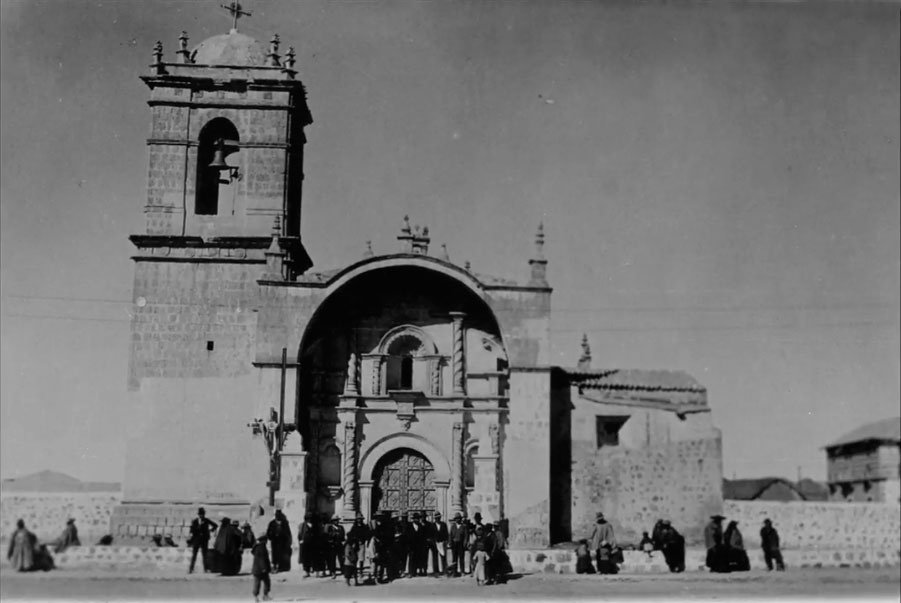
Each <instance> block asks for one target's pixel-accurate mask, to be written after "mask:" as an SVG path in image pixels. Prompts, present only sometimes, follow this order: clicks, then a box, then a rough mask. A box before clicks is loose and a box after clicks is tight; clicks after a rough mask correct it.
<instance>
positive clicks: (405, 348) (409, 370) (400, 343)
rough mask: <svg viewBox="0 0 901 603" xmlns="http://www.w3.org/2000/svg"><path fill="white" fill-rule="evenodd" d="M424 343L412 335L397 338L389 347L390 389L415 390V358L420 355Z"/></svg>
mask: <svg viewBox="0 0 901 603" xmlns="http://www.w3.org/2000/svg"><path fill="white" fill-rule="evenodd" d="M421 348H422V341H420V340H419V339H418V338H417V337H416V336H414V335H411V334H404V335H401V336H399V337H396V338H395V339H394V340H393V341H392V342H391V344H390V345H389V346H388V374H387V375H386V377H387V382H388V389H389V390H392V389H398V390H410V389H413V356H416V355H417V354H419V353H420V350H421Z"/></svg>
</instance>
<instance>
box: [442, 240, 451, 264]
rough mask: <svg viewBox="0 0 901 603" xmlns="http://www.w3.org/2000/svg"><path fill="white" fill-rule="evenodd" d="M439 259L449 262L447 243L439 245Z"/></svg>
mask: <svg viewBox="0 0 901 603" xmlns="http://www.w3.org/2000/svg"><path fill="white" fill-rule="evenodd" d="M441 259H442V260H444V261H445V262H449V261H450V254H449V253H448V252H447V243H442V244H441Z"/></svg>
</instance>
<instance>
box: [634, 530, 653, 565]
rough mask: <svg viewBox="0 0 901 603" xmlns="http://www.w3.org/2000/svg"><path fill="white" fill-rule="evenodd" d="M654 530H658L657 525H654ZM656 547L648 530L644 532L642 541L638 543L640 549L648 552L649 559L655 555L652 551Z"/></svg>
mask: <svg viewBox="0 0 901 603" xmlns="http://www.w3.org/2000/svg"><path fill="white" fill-rule="evenodd" d="M654 530H655V531H656V530H657V526H654ZM654 549H655V547H654V542H653V541H652V540H651V537H650V536H648V533H647V532H642V533H641V542H639V543H638V550H639V551H644V552H645V553H647V554H648V559H650V558H651V557H652V556H653V555H652V553H653V552H654Z"/></svg>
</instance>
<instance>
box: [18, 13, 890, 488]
mask: <svg viewBox="0 0 901 603" xmlns="http://www.w3.org/2000/svg"><path fill="white" fill-rule="evenodd" d="M219 4H220V2H219V1H218V0H216V1H210V2H207V1H205V0H204V1H195V2H184V1H182V2H176V1H169V2H161V1H152V0H144V1H142V2H137V1H130V2H97V1H93V2H87V1H74V0H73V1H62V0H55V1H46V0H35V1H30V2H22V1H16V2H13V1H10V0H0V11H2V12H0V21H2V26H0V27H2V36H0V79H2V86H0V117H2V119H0V125H2V132H0V159H2V161H0V164H2V165H0V296H2V297H0V310H2V316H0V343H2V347H0V475H2V477H4V478H7V477H14V476H17V475H23V474H27V473H30V472H33V471H38V470H42V469H54V470H58V471H63V472H66V473H69V474H71V475H73V476H76V477H79V478H82V479H96V480H120V479H121V478H122V472H123V470H124V451H125V444H126V443H125V436H124V433H125V424H126V421H127V420H128V418H127V416H126V414H125V412H124V411H125V400H126V378H127V363H128V353H129V341H130V336H129V309H130V305H131V301H130V300H131V287H132V281H133V274H134V273H133V270H134V268H133V265H132V263H131V260H130V255H131V252H132V248H131V244H130V243H129V241H128V238H127V237H128V235H129V234H133V233H140V232H141V229H142V227H143V216H142V213H141V208H142V206H143V204H144V196H145V194H146V191H145V188H146V173H147V151H146V137H147V133H148V131H149V124H150V112H149V108H148V107H147V105H146V100H147V98H148V90H147V88H146V87H145V85H144V84H143V83H142V82H141V81H140V80H139V79H138V76H140V75H143V74H148V73H149V64H150V61H151V51H152V47H153V44H154V43H155V42H156V40H161V41H162V42H163V45H164V52H165V53H166V58H167V59H168V60H174V57H175V55H174V51H175V49H176V48H177V38H178V35H179V33H180V32H181V31H182V30H183V29H184V30H186V31H187V32H188V35H189V36H190V43H189V44H190V45H191V46H193V45H195V44H197V43H199V42H200V41H201V40H203V39H205V38H206V37H209V36H212V35H215V34H219V33H225V32H227V31H228V29H229V27H230V25H231V24H230V17H229V16H228V15H227V14H226V13H225V12H224V11H223V10H222V9H220V8H219V7H218V6H219ZM244 8H245V9H247V10H250V11H251V12H252V13H253V15H252V17H250V18H246V19H242V21H241V23H240V24H239V29H240V30H241V31H242V32H243V33H246V34H248V35H251V36H254V37H256V38H257V39H259V40H261V41H263V42H266V41H268V40H269V38H270V37H271V36H272V34H274V33H278V34H279V35H280V36H281V39H282V43H283V49H284V48H286V47H287V46H288V45H291V46H294V47H295V49H296V50H297V68H298V70H299V77H300V79H302V80H303V82H304V83H305V84H306V86H307V89H308V94H309V104H310V108H311V110H312V113H313V118H314V120H315V121H314V123H313V124H312V125H311V126H310V127H309V128H307V138H308V144H307V147H306V157H305V162H306V166H305V172H306V181H305V184H304V201H303V218H302V220H303V223H302V236H303V238H304V243H305V246H306V248H307V250H308V251H309V252H310V254H311V256H312V258H313V260H314V262H315V264H316V266H315V268H314V270H316V269H321V270H324V269H329V268H334V267H340V266H343V265H346V264H348V263H350V262H352V261H355V260H357V259H358V258H360V257H361V255H362V253H363V252H364V250H365V247H366V241H367V240H371V241H372V245H373V248H374V249H375V251H376V252H392V251H394V250H395V245H396V242H395V240H394V237H396V235H397V234H398V231H399V229H400V225H401V220H402V218H403V216H404V214H409V215H410V218H411V221H412V222H414V223H419V224H423V225H427V226H429V228H430V231H431V234H432V245H433V247H434V248H435V249H437V248H438V246H439V245H440V244H442V243H446V244H447V245H448V249H449V252H450V256H451V259H452V260H454V261H456V262H458V263H461V264H462V263H463V262H465V261H470V262H471V263H472V266H473V270H474V271H476V272H480V273H487V274H493V275H497V276H503V277H508V278H519V279H521V280H526V279H527V277H528V264H527V260H528V257H529V255H530V254H531V252H532V248H533V247H532V241H533V233H534V232H535V229H536V227H537V225H538V223H539V222H542V221H543V223H544V228H545V232H546V235H547V243H546V246H545V250H546V253H547V256H548V260H549V265H548V279H549V281H550V283H551V285H552V286H553V287H554V293H553V297H552V308H553V314H552V324H551V329H552V332H551V338H552V352H553V354H552V356H553V362H554V363H555V364H558V365H562V366H571V365H574V364H575V363H576V361H577V359H578V356H579V353H580V347H579V342H580V339H581V336H582V333H587V334H588V337H589V339H590V342H591V346H592V353H593V358H594V366H595V367H598V368H648V369H656V368H663V369H673V370H684V371H687V372H689V373H690V374H692V375H693V376H695V377H696V378H697V379H698V380H699V381H701V382H702V383H703V384H704V385H705V386H707V388H708V399H709V404H710V406H711V408H712V412H713V420H714V422H715V424H716V425H717V426H718V427H719V428H720V429H721V430H722V434H723V462H724V470H725V474H726V476H727V477H733V476H738V477H759V476H767V475H775V476H783V477H788V478H796V477H797V476H798V474H801V475H803V476H807V477H813V478H815V479H825V453H824V452H823V450H822V449H821V448H822V446H824V445H826V444H827V443H829V442H830V441H831V440H834V439H836V438H837V437H839V436H840V435H842V434H843V433H844V432H846V431H850V430H851V429H853V428H855V427H857V426H859V425H860V424H862V423H865V422H869V421H872V420H878V419H882V418H887V417H891V416H897V415H898V405H899V399H901V376H899V364H901V352H899V345H901V340H899V339H901V337H899V332H901V327H899V324H901V318H899V313H901V310H899V308H901V306H899V286H901V282H899V280H901V278H899V274H901V262H899V260H901V232H899V229H901V226H899V220H901V216H899V207H901V201H899V199H901V195H899V178H901V174H899V163H901V158H899V129H901V123H899V106H901V99H899V90H901V85H899V84H901V83H899V72H901V65H899V54H901V53H899V4H893V3H887V2H873V3H871V2H859V1H854V2H834V1H833V2H813V1H811V2H803V1H802V2H716V3H713V2H656V1H646V2H640V3H635V2H625V1H623V2H603V3H601V2H573V1H569V2H566V1H563V2H551V1H550V0H548V1H544V2H541V1H531V2H516V3H513V2H504V3H501V2H493V3H485V2H464V1H457V2H399V1H396V2H395V1H388V2H379V3H371V2H362V1H358V2H325V1H307V2H303V3H295V2H287V1H277V0H246V1H245V2H244Z"/></svg>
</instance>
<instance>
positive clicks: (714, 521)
mask: <svg viewBox="0 0 901 603" xmlns="http://www.w3.org/2000/svg"><path fill="white" fill-rule="evenodd" d="M724 519H726V518H725V517H723V516H722V515H719V514H716V515H711V516H710V523H708V524H707V526H706V527H705V528H704V546H705V547H707V567H708V568H710V571H711V572H716V573H726V572H728V571H729V562H728V559H727V558H726V550H725V547H724V546H723V520H724Z"/></svg>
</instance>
